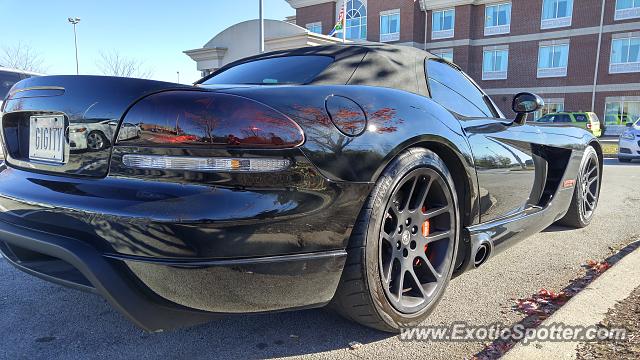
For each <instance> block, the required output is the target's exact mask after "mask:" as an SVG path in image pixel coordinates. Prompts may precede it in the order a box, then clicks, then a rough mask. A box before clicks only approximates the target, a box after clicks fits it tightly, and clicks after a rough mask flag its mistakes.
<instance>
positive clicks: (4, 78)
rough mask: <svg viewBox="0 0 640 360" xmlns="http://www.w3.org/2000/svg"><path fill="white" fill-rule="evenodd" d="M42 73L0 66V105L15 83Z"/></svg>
mask: <svg viewBox="0 0 640 360" xmlns="http://www.w3.org/2000/svg"><path fill="white" fill-rule="evenodd" d="M40 75H41V74H38V73H34V72H30V71H22V70H17V69H10V68H5V67H2V66H0V107H1V106H2V101H3V100H4V98H5V96H7V93H8V92H9V89H11V87H12V86H13V84H15V83H17V82H18V81H20V80H24V79H28V78H30V77H32V76H40Z"/></svg>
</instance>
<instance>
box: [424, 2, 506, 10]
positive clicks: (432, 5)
mask: <svg viewBox="0 0 640 360" xmlns="http://www.w3.org/2000/svg"><path fill="white" fill-rule="evenodd" d="M504 2H509V0H420V9H421V10H422V11H426V10H437V9H446V8H452V7H455V6H462V5H484V4H492V3H504Z"/></svg>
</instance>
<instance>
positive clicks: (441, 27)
mask: <svg viewBox="0 0 640 360" xmlns="http://www.w3.org/2000/svg"><path fill="white" fill-rule="evenodd" d="M432 19H433V26H432V29H431V39H446V38H452V37H453V35H454V32H453V29H454V27H455V21H456V10H455V9H449V10H439V11H434V12H433V15H432Z"/></svg>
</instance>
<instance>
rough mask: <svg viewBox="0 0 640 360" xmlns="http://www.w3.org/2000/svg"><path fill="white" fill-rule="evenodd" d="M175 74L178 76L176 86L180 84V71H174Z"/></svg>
mask: <svg viewBox="0 0 640 360" xmlns="http://www.w3.org/2000/svg"><path fill="white" fill-rule="evenodd" d="M176 74H178V84H180V71H176Z"/></svg>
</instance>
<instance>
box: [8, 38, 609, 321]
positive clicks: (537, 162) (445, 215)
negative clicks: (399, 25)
mask: <svg viewBox="0 0 640 360" xmlns="http://www.w3.org/2000/svg"><path fill="white" fill-rule="evenodd" d="M542 105H543V101H542V99H541V98H540V97H538V96H536V95H534V94H530V93H519V94H515V96H514V98H513V104H512V106H513V111H514V113H515V114H516V116H515V117H514V118H507V117H505V115H503V113H502V112H501V111H500V109H499V108H498V107H497V106H496V104H495V103H494V102H493V101H492V100H491V98H489V97H488V96H487V95H486V93H485V92H483V91H482V89H480V88H479V87H478V86H477V85H476V83H474V82H473V81H472V80H471V78H470V77H469V76H467V75H466V74H465V73H464V72H462V71H461V70H460V68H458V67H457V66H456V65H454V64H452V63H449V62H447V61H445V60H443V59H440V58H438V57H435V56H433V55H431V54H430V53H428V52H425V51H422V50H419V49H415V48H411V47H401V46H399V47H396V46H392V45H381V44H357V45H330V46H318V47H309V48H301V49H295V50H288V51H279V52H272V53H266V54H260V55H256V56H254V57H250V58H246V59H242V60H239V61H236V62H234V63H231V64H229V65H227V66H224V67H222V68H220V69H218V70H216V71H215V72H213V73H212V74H210V75H208V76H206V77H204V78H203V79H201V80H200V81H198V82H197V83H196V84H194V85H181V84H173V83H166V82H159V81H151V80H142V79H128V78H115V77H98V76H43V77H34V78H30V79H26V80H23V81H20V82H18V83H17V84H15V85H14V86H13V88H12V89H11V90H10V91H9V93H8V95H7V96H6V98H5V101H4V105H3V107H2V109H1V110H2V114H1V115H2V142H3V148H4V152H5V161H4V163H2V165H0V250H1V251H2V253H3V254H4V258H5V259H6V261H8V262H9V263H11V264H12V265H13V266H15V267H16V268H18V269H20V270H23V271H25V272H27V273H29V274H32V275H35V276H38V277H40V278H43V279H45V280H49V281H52V282H55V283H58V284H61V285H65V286H70V287H74V288H77V289H82V290H86V291H90V292H93V293H96V294H99V295H101V296H103V297H104V298H106V299H107V300H108V301H109V303H111V305H113V307H114V308H116V309H117V310H119V311H120V312H121V313H122V314H124V315H125V316H126V317H127V318H129V319H130V320H131V321H133V322H134V323H135V324H137V325H138V326H140V327H142V328H144V329H146V330H149V331H157V330H162V329H169V328H173V327H177V326H187V325H192V324H197V323H201V322H204V321H208V320H209V319H213V318H216V317H218V316H221V315H229V314H238V313H259V312H271V311H283V310H293V309H304V308H313V307H321V306H325V305H328V306H330V307H331V308H333V309H335V310H336V311H337V312H338V313H340V314H342V315H343V316H345V317H347V318H349V319H352V320H354V321H356V322H358V323H361V324H363V325H366V326H369V327H372V328H375V329H379V330H382V331H389V332H397V331H399V330H400V329H401V328H402V327H406V326H412V325H416V324H418V323H420V322H421V321H423V320H424V319H425V318H426V317H427V316H428V314H429V313H431V312H432V311H433V310H434V308H435V307H436V305H437V303H438V302H439V300H440V299H441V298H442V296H443V293H444V291H445V289H446V287H447V285H448V284H449V282H450V280H451V279H452V278H453V277H455V276H457V275H459V274H462V273H463V272H465V271H469V270H471V269H474V268H477V267H479V266H482V265H483V264H484V263H485V262H486V261H487V260H489V259H490V258H492V257H493V256H495V255H496V254H498V253H499V252H500V251H502V250H504V249H506V248H508V247H509V246H511V245H513V244H515V243H517V242H518V241H520V240H522V239H524V238H526V237H528V236H530V235H532V234H535V233H537V232H539V231H541V230H543V229H545V228H547V227H548V226H550V225H552V224H554V223H560V224H563V225H565V226H569V227H584V226H587V225H588V224H589V223H590V221H591V219H592V218H593V215H594V212H595V210H596V206H597V204H598V196H599V192H600V185H601V178H602V176H601V175H602V150H601V147H600V144H599V142H598V140H597V139H596V138H594V137H593V135H592V134H590V133H589V132H587V131H585V130H583V129H579V128H573V127H544V125H540V126H537V125H532V124H527V121H526V120H527V116H528V114H529V113H531V112H534V111H537V110H539V109H540V108H541V106H542ZM112 122H115V123H116V124H117V125H116V128H115V129H114V131H113V132H103V134H105V139H104V144H103V145H102V146H99V147H93V148H85V149H78V146H74V144H71V141H73V139H74V138H75V136H72V135H73V134H71V133H72V132H76V131H78V130H79V129H82V128H87V129H88V128H92V126H90V124H103V123H112ZM87 124H89V125H87ZM96 126H97V125H96ZM96 126H93V127H94V128H95V127H96ZM127 128H133V129H136V131H135V132H136V134H135V136H128V135H127V136H118V133H122V132H123V131H125V129H127ZM106 134H108V135H106ZM107 136H108V137H109V138H108V139H107V138H106V137H107Z"/></svg>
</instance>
